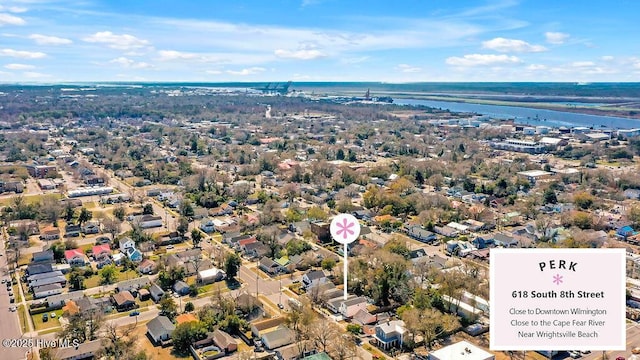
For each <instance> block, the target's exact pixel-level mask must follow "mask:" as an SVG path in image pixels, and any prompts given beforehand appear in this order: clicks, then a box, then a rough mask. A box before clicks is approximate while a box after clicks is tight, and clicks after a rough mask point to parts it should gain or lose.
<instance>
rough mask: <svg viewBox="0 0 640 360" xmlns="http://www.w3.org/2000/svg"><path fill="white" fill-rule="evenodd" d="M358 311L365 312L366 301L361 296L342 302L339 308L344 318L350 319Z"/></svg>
mask: <svg viewBox="0 0 640 360" xmlns="http://www.w3.org/2000/svg"><path fill="white" fill-rule="evenodd" d="M360 310H367V299H366V298H364V297H362V296H358V297H355V298H353V299H347V300H345V301H343V302H342V304H340V308H339V311H340V314H342V316H344V317H345V318H352V317H353V316H354V315H355V314H357V313H358V311H360Z"/></svg>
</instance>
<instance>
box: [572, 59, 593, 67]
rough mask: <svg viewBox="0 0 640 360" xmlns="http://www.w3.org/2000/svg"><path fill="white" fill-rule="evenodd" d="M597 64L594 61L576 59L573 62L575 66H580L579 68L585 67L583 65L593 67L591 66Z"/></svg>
mask: <svg viewBox="0 0 640 360" xmlns="http://www.w3.org/2000/svg"><path fill="white" fill-rule="evenodd" d="M595 65H596V64H595V63H594V62H593V61H574V62H572V63H571V66H573V67H579V68H583V67H591V66H595Z"/></svg>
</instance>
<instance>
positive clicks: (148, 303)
mask: <svg viewBox="0 0 640 360" xmlns="http://www.w3.org/2000/svg"><path fill="white" fill-rule="evenodd" d="M136 302H137V303H138V305H139V306H140V309H143V308H148V307H150V306H153V305H155V304H156V303H154V302H153V300H151V299H149V300H145V301H140V300H137V301H136Z"/></svg>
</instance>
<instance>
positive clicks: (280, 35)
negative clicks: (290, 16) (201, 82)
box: [150, 19, 483, 56]
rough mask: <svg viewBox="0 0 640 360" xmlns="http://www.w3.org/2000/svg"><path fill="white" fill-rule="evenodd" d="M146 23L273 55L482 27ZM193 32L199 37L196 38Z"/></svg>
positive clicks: (423, 41)
mask: <svg viewBox="0 0 640 360" xmlns="http://www.w3.org/2000/svg"><path fill="white" fill-rule="evenodd" d="M374 21H377V20H375V19H374ZM380 21H382V20H380ZM386 21H387V22H388V21H389V20H388V19H387V20H386ZM386 25H387V26H388V25H389V24H386ZM150 26H152V27H153V26H159V27H161V28H167V27H170V28H172V29H176V31H179V32H181V33H184V34H198V36H191V37H190V36H184V41H183V42H182V43H181V44H183V46H185V47H184V48H183V49H182V50H188V49H189V48H187V47H186V46H191V47H190V49H195V48H212V49H222V50H223V51H228V52H233V51H244V52H246V51H248V52H252V53H268V54H270V55H272V56H273V55H274V53H273V51H274V49H298V50H307V51H308V50H317V51H320V52H322V53H323V54H325V55H327V56H335V55H342V54H343V53H345V52H357V51H375V50H391V49H407V48H435V47H442V46H452V45H454V44H456V43H457V42H459V41H461V40H462V39H465V38H467V37H469V36H473V35H477V34H479V33H481V32H482V31H483V28H481V27H480V26H479V25H475V24H471V23H467V22H463V21H462V22H461V21H453V20H442V19H421V20H415V21H408V20H406V19H398V21H397V27H396V28H392V29H388V30H384V31H383V30H380V31H375V30H373V31H362V32H357V31H338V30H334V29H322V28H301V27H284V26H268V25H259V24H242V23H233V22H223V21H199V20H186V19H153V20H152V21H151V23H150ZM191 38H197V39H198V42H197V43H196V42H194V41H192V40H191ZM289 51H290V52H292V53H293V52H294V51H291V50H289ZM312 54H313V53H312ZM358 55H359V54H358ZM347 56H348V55H347ZM351 56H353V55H351Z"/></svg>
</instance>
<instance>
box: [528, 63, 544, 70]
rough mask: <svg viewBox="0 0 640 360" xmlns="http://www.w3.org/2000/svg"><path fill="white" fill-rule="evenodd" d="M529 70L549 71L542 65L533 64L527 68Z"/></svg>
mask: <svg viewBox="0 0 640 360" xmlns="http://www.w3.org/2000/svg"><path fill="white" fill-rule="evenodd" d="M527 70H530V71H540V70H547V66H546V65H542V64H531V65H529V66H527Z"/></svg>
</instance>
